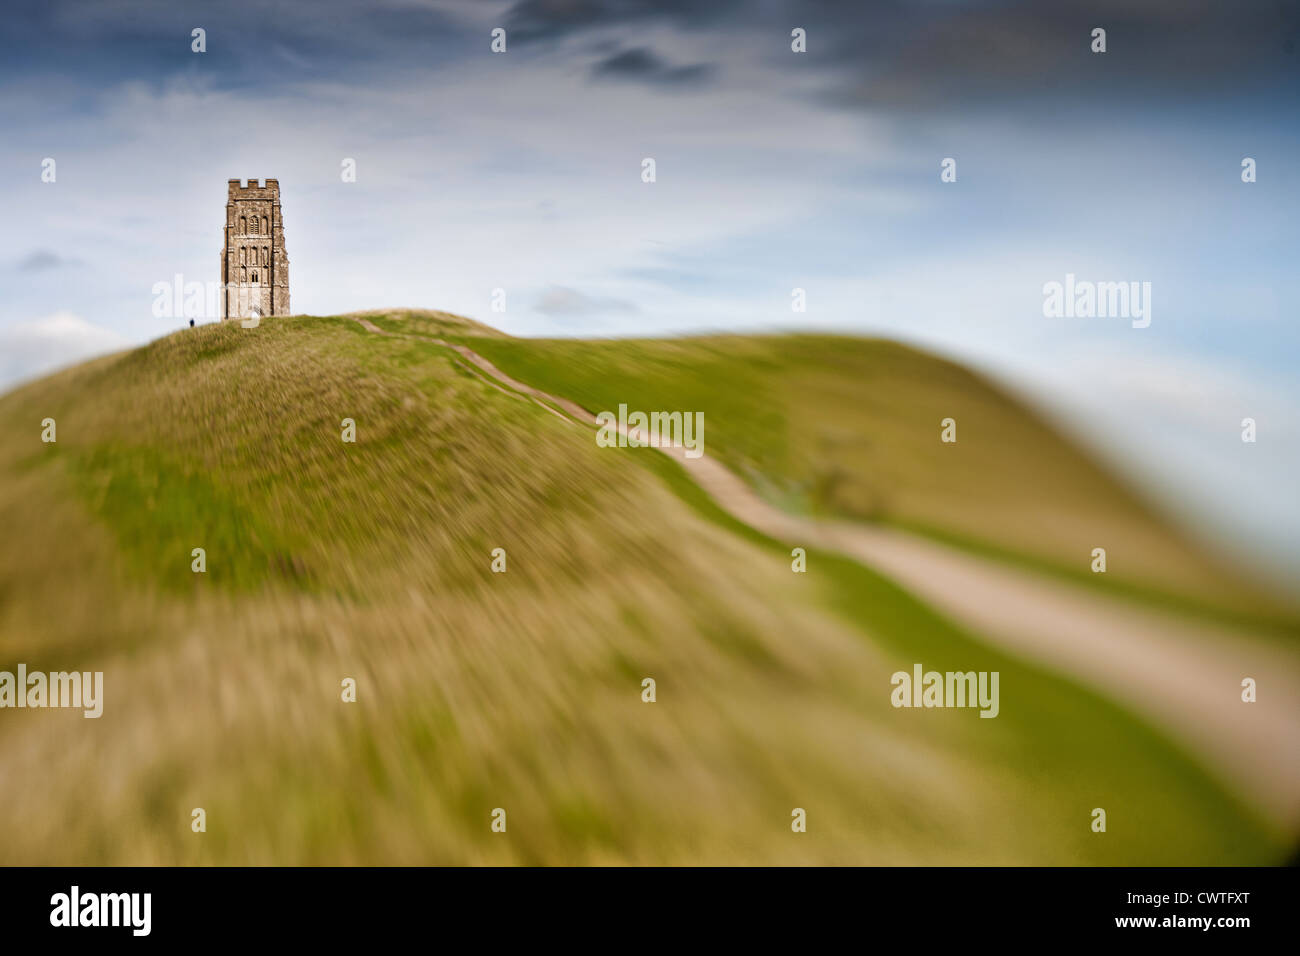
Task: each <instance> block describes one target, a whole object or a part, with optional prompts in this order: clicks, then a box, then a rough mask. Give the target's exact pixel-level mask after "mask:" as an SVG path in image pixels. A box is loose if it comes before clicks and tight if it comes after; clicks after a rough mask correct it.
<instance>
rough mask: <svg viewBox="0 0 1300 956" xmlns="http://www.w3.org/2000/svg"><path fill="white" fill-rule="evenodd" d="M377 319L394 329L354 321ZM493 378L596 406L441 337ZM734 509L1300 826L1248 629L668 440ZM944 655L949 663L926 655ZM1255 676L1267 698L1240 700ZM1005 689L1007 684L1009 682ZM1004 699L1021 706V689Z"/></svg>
mask: <svg viewBox="0 0 1300 956" xmlns="http://www.w3.org/2000/svg"><path fill="white" fill-rule="evenodd" d="M357 321H358V322H360V323H361V325H362V326H364V327H365V328H366V329H368V330H369V331H372V332H378V333H379V334H381V335H398V334H400V333H389V332H384V331H383V330H382V329H379V328H378V327H376V326H375V325H374V324H373V323H371V322H369V321H367V320H366V319H363V318H360V317H357ZM403 337H409V338H419V339H422V340H424V341H429V342H433V343H436V344H438V345H441V346H443V347H445V348H448V349H451V350H452V351H454V352H455V353H457V355H459V356H460V357H461V358H463V359H464V360H465V361H466V362H468V363H470V364H471V365H473V366H474V367H475V368H476V369H478V370H479V371H480V372H482V373H483V374H484V375H485V376H487V377H488V379H489V381H490V383H491V384H499V385H504V386H506V387H508V388H509V389H512V390H513V391H515V392H517V393H519V394H520V395H521V396H527V397H528V398H529V399H531V400H533V401H534V402H537V403H538V404H541V405H543V407H548V406H553V407H550V408H548V410H550V411H554V409H555V408H559V409H561V410H562V411H563V412H564V413H566V414H567V415H569V416H571V417H572V418H573V419H575V420H576V421H578V422H581V423H585V424H592V425H594V424H595V423H596V416H595V415H594V414H593V413H591V412H589V411H587V410H586V409H585V408H582V407H581V406H579V405H577V404H575V403H574V402H571V401H569V400H568V399H565V398H560V397H558V396H554V395H549V394H547V393H545V392H542V391H540V390H538V389H535V388H533V387H532V386H531V385H527V384H525V383H524V382H520V381H518V380H516V379H514V378H511V377H510V376H509V375H507V374H506V373H504V372H502V371H501V370H500V369H498V368H497V367H496V366H495V365H493V364H492V363H491V362H489V361H488V360H487V359H485V358H484V357H483V356H481V355H479V354H478V353H477V352H475V351H473V350H472V349H469V348H467V347H466V346H463V345H455V344H453V343H450V342H446V341H444V340H442V339H438V338H434V337H432V336H406V335H403ZM659 451H661V452H663V453H664V454H667V455H669V456H671V457H672V458H674V459H675V460H676V461H677V462H679V463H680V464H681V465H682V467H683V468H684V469H685V470H686V473H687V474H688V475H690V476H691V478H692V479H693V480H694V481H695V482H696V483H697V484H699V485H700V487H701V488H703V489H704V490H705V491H706V492H707V493H708V494H709V496H710V497H711V498H713V500H714V501H715V502H716V503H717V504H718V505H719V507H721V508H722V509H723V510H724V511H726V512H727V513H728V514H730V515H731V516H732V517H734V518H736V519H737V520H739V521H742V522H744V523H745V524H747V525H749V526H751V527H753V528H755V529H757V530H759V531H761V532H763V533H764V534H766V535H768V536H769V537H772V538H775V539H777V540H779V541H783V542H785V543H787V544H790V545H791V546H802V547H813V548H819V549H823V550H831V551H836V552H839V553H841V554H844V555H847V556H849V557H851V558H853V559H855V560H857V561H859V562H861V563H863V564H865V565H867V566H868V567H870V568H872V569H873V570H875V571H878V572H880V573H882V574H884V575H886V576H887V577H889V578H891V579H892V580H894V581H896V582H897V583H898V584H900V585H902V586H903V587H904V588H906V589H907V590H908V591H910V592H911V593H912V594H914V595H915V596H917V597H919V598H921V599H923V600H925V601H926V602H928V603H929V604H930V605H931V606H933V607H935V608H937V609H939V610H940V611H942V612H943V613H945V614H946V615H948V616H949V617H950V618H952V619H953V620H955V621H957V622H959V623H960V624H962V625H964V626H966V627H968V628H969V629H971V630H972V631H974V632H975V633H976V634H978V635H979V636H980V637H981V638H982V639H984V640H986V641H987V642H988V643H991V644H994V645H996V646H998V647H1000V648H1002V649H1004V650H1006V651H1008V652H1010V653H1012V654H1015V655H1016V656H1018V657H1020V658H1022V659H1024V660H1028V661H1030V662H1033V663H1035V664H1039V665H1042V666H1044V667H1046V668H1049V669H1051V670H1053V671H1056V672H1058V673H1061V674H1064V675H1066V676H1068V677H1071V678H1073V679H1075V680H1077V681H1078V682H1079V683H1081V684H1084V685H1086V686H1088V687H1090V688H1092V689H1094V690H1096V691H1098V692H1099V693H1101V694H1102V695H1103V696H1105V697H1108V698H1110V699H1112V700H1115V701H1117V702H1119V703H1120V704H1122V705H1124V706H1125V707H1127V708H1128V709H1130V710H1132V711H1133V712H1135V713H1137V714H1140V715H1142V716H1143V717H1145V718H1147V719H1149V720H1150V721H1151V722H1152V723H1153V724H1155V725H1156V726H1159V727H1160V728H1161V729H1163V730H1164V731H1165V732H1166V733H1168V734H1169V735H1170V736H1171V737H1172V738H1173V739H1175V740H1176V741H1178V742H1179V743H1181V744H1182V745H1183V747H1184V749H1186V750H1187V751H1188V752H1190V753H1193V754H1196V755H1199V756H1200V757H1201V759H1202V761H1203V762H1205V763H1206V764H1207V765H1208V768H1209V769H1210V770H1211V771H1212V772H1214V773H1215V774H1216V775H1217V776H1218V777H1219V779H1220V780H1221V781H1222V782H1223V783H1224V784H1225V785H1226V786H1227V787H1228V788H1229V789H1230V790H1232V791H1234V792H1236V793H1237V794H1239V795H1240V796H1241V797H1242V798H1243V799H1245V800H1246V801H1247V802H1249V803H1250V804H1252V805H1253V806H1255V807H1256V808H1257V809H1258V810H1260V811H1261V812H1262V813H1263V814H1265V815H1266V816H1267V818H1268V819H1270V820H1271V821H1272V822H1273V823H1274V824H1275V825H1278V826H1280V827H1283V828H1285V829H1286V830H1287V831H1289V832H1291V833H1294V832H1295V831H1296V830H1297V828H1298V827H1300V658H1297V656H1296V655H1294V654H1288V653H1286V652H1285V651H1284V650H1283V649H1282V648H1280V647H1278V646H1277V645H1276V644H1275V643H1273V642H1269V641H1266V640H1263V639H1259V638H1257V637H1255V636H1252V635H1248V634H1244V633H1241V632H1239V631H1235V630H1231V629H1227V628H1224V627H1220V626H1218V625H1210V624H1204V623H1201V622H1198V621H1195V620H1192V619H1191V618H1187V617H1182V616H1175V615H1172V614H1167V613H1163V612H1159V611H1156V610H1153V609H1150V608H1147V607H1145V606H1142V605H1139V604H1136V603H1133V602H1130V601H1127V600H1124V599H1121V598H1116V597H1111V596H1108V595H1105V594H1102V593H1099V592H1097V591H1094V590H1091V589H1088V588H1085V587H1081V586H1077V585H1072V584H1068V583H1065V582H1062V581H1060V580H1057V579H1054V578H1050V577H1047V576H1044V575H1040V574H1036V573H1034V572H1031V571H1026V570H1023V569H1019V568H1014V567H1012V566H1010V565H1005V564H1001V563H999V562H996V561H993V560H990V559H987V558H982V557H978V556H976V555H972V554H969V553H967V552H964V551H959V550H957V549H955V548H952V547H949V546H947V545H944V544H940V543H938V542H935V541H931V540H929V539H927V538H922V537H920V536H918V535H913V534H909V533H907V532H903V531H898V530H894V529H885V528H873V527H870V526H866V525H856V524H849V523H846V522H822V521H814V520H811V519H805V518H800V517H797V516H794V515H789V514H786V513H785V512H783V511H781V510H779V509H777V508H776V507H774V506H772V505H770V504H768V503H767V502H766V501H764V500H763V499H761V498H760V497H759V496H758V495H757V494H755V493H754V491H753V490H752V489H751V488H750V487H749V486H748V485H746V484H745V483H744V482H743V481H742V480H741V479H739V478H738V477H736V476H735V475H734V474H732V473H731V472H730V471H729V470H727V468H726V467H724V466H723V465H722V464H721V463H719V462H718V461H716V460H715V459H712V458H709V457H708V455H707V454H706V455H704V456H703V457H700V458H694V459H692V458H687V457H686V456H685V454H684V449H683V448H681V447H680V446H677V447H661V448H659ZM923 663H927V664H929V663H935V664H936V666H937V665H938V663H939V662H923ZM1244 677H1253V678H1254V679H1255V680H1256V682H1257V684H1258V701H1257V702H1256V703H1252V704H1247V703H1243V702H1242V700H1241V681H1242V678H1244ZM1004 690H1009V689H1008V688H1004ZM1003 698H1004V700H1003V703H1002V707H1003V709H1004V710H1005V709H1006V708H1008V707H1014V706H1015V698H1014V691H1012V692H1010V693H1005V694H1003Z"/></svg>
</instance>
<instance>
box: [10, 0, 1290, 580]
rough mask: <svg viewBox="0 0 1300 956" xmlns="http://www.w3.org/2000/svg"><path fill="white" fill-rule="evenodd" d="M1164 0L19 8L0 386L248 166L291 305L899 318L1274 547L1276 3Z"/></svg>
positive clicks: (53, 351)
mask: <svg viewBox="0 0 1300 956" xmlns="http://www.w3.org/2000/svg"><path fill="white" fill-rule="evenodd" d="M1186 6H1187V5H1186V4H1181V3H1174V2H1163V0H1151V2H1147V3H1137V4H1134V3H1128V2H1125V3H1118V2H1114V3H1111V2H1092V3H1086V4H1085V3H1075V2H1069V0H1064V2H1061V3H1053V4H1033V3H998V2H991V0H989V2H956V0H949V2H940V0H931V2H911V3H904V2H893V3H874V4H873V3H833V2H748V3H741V2H728V0H719V2H716V3H711V4H698V3H692V2H687V0H519V2H516V0H508V2H491V0H485V2H472V3H471V2H432V0H430V2H421V0H374V2H370V3H366V4H355V3H346V4H345V3H340V2H336V0H315V2H306V0H282V2H279V3H247V2H243V0H232V2H229V3H224V4H222V5H221V6H220V7H217V6H214V5H211V4H208V3H198V2H191V3H185V2H180V3H178V2H161V0H159V2H154V0H139V2H129V0H127V2H115V3H112V4H106V3H100V2H53V3H49V4H46V5H43V6H39V7H33V8H30V9H26V8H25V9H20V10H17V11H15V12H13V13H10V14H7V21H6V29H5V32H4V34H3V36H2V37H0V82H2V84H3V86H2V87H0V124H2V127H3V129H4V130H5V136H4V137H3V138H2V139H0V168H2V169H3V172H4V177H3V179H2V180H0V197H2V198H3V201H4V208H5V209H6V210H7V211H8V214H9V216H10V217H11V221H12V222H18V223H21V224H22V228H20V229H13V228H11V229H8V230H5V231H4V232H3V233H2V234H0V277H2V279H3V287H4V290H5V294H4V295H3V296H0V387H3V385H4V384H6V383H12V382H15V381H18V380H20V379H23V378H27V377H31V376H32V375H35V374H39V373H40V372H42V371H44V370H46V369H48V368H50V367H53V366H56V365H58V364H63V363H66V362H69V361H74V360H76V359H78V358H80V357H83V356H85V355H88V354H93V353H94V352H97V351H103V350H108V349H113V348H120V347H124V346H126V345H129V344H132V343H136V342H143V341H147V340H149V339H151V338H154V337H157V336H159V335H163V334H166V333H168V332H170V331H171V330H172V329H173V328H175V326H176V325H177V324H179V323H178V321H177V320H174V319H159V318H156V317H155V316H154V315H153V313H152V310H151V306H152V303H153V298H154V297H153V293H152V289H153V286H154V284H155V283H157V282H159V281H171V279H172V278H173V276H174V275H176V274H178V273H179V274H182V275H183V276H185V278H186V280H191V281H201V282H210V281H215V280H216V270H217V255H218V251H219V249H220V225H221V217H222V215H223V208H224V201H225V188H226V187H225V184H226V180H227V179H229V178H233V177H244V178H247V177H252V176H258V177H268V176H274V177H277V178H278V179H279V181H280V184H281V188H282V192H283V210H284V221H285V233H286V242H287V246H288V252H289V257H290V261H291V267H290V277H291V292H292V299H293V307H294V310H295V311H302V312H313V313H319V314H325V313H334V312H340V311H345V310H349V309H356V308H370V307H380V306H403V305H409V306H419V307H429V308H443V309H447V310H449V311H454V312H459V313H463V314H466V315H470V316H473V317H476V318H479V319H481V320H483V321H487V322H489V323H491V324H493V325H496V326H498V327H500V328H502V329H504V330H505V331H507V332H511V333H513V334H519V335H584V336H585V335H644V334H667V333H678V332H686V331H696V330H713V329H746V330H750V329H762V328H796V329H797V328H833V329H839V330H845V331H855V332H862V333H870V334H885V335H890V336H894V337H899V338H903V339H906V340H909V341H914V342H918V343H921V344H924V345H926V346H927V347H930V348H932V349H935V350H937V351H940V352H942V353H944V354H947V355H951V356H953V357H956V358H959V359H962V360H964V361H967V362H970V363H973V364H975V365H977V366H979V367H981V368H983V369H986V370H988V371H991V372H992V373H994V374H995V375H997V376H998V377H999V378H1000V379H1002V380H1003V381H1005V382H1007V383H1009V384H1010V385H1012V386H1013V387H1015V388H1017V389H1019V390H1021V391H1023V392H1025V393H1027V394H1029V395H1031V396H1032V397H1033V398H1034V400H1035V401H1036V402H1037V403H1039V404H1041V405H1043V406H1044V407H1047V408H1049V409H1050V410H1051V411H1052V412H1053V413H1054V414H1056V415H1058V416H1060V417H1061V418H1062V419H1063V420H1066V421H1067V422H1068V424H1069V425H1070V427H1072V428H1073V429H1074V430H1075V431H1076V432H1077V433H1079V434H1080V435H1082V436H1083V437H1084V438H1085V439H1086V440H1087V441H1088V442H1089V443H1090V444H1092V445H1093V446H1094V447H1096V448H1098V449H1099V450H1100V451H1101V452H1102V453H1104V454H1106V455H1107V456H1108V457H1110V458H1111V459H1112V460H1113V461H1114V462H1116V463H1117V464H1118V465H1119V466H1120V467H1122V468H1123V470H1125V471H1126V472H1127V473H1129V474H1131V475H1135V476H1137V477H1139V478H1140V480H1141V481H1142V482H1143V483H1144V485H1145V487H1146V489H1147V491H1148V494H1149V495H1151V496H1152V497H1153V498H1156V499H1157V500H1158V501H1160V502H1161V503H1162V504H1163V505H1164V506H1165V507H1167V508H1168V509H1170V510H1172V511H1175V512H1177V513H1178V514H1180V515H1181V516H1183V517H1184V519H1185V520H1186V521H1187V522H1188V523H1189V524H1190V525H1191V526H1192V527H1193V529H1194V530H1197V531H1199V532H1200V533H1202V534H1204V535H1206V536H1208V537H1217V538H1219V539H1221V540H1223V541H1224V542H1225V543H1226V544H1227V545H1228V546H1231V547H1234V548H1237V549H1241V550H1243V551H1244V552H1246V553H1249V554H1253V555H1255V556H1256V557H1261V556H1262V557H1263V559H1265V560H1266V562H1267V563H1269V564H1271V565H1272V566H1273V567H1274V568H1275V569H1276V568H1279V567H1289V568H1295V567H1297V566H1300V544H1298V543H1297V542H1300V496H1297V495H1296V494H1295V492H1294V487H1293V486H1294V483H1295V481H1294V476H1295V474H1296V472H1297V466H1300V451H1297V449H1298V448H1300V420H1298V419H1297V410H1298V409H1300V386H1298V385H1297V377H1296V375H1295V373H1294V371H1293V363H1294V361H1295V358H1296V356H1297V354H1298V352H1300V349H1298V348H1297V347H1298V346H1300V333H1297V330H1296V325H1295V319H1296V308H1295V303H1296V301H1297V288H1296V278H1295V276H1296V268H1295V262H1296V254H1297V251H1298V250H1297V238H1296V236H1297V228H1296V213H1297V211H1298V210H1300V202H1298V201H1297V200H1300V184H1298V183H1297V181H1296V176H1295V170H1296V164H1295V157H1296V156H1297V155H1300V120H1298V119H1297V117H1300V110H1298V109H1297V107H1300V102H1298V101H1300V83H1298V82H1297V80H1298V79H1300V65H1298V60H1297V56H1298V55H1300V54H1298V53H1297V49H1296V46H1297V44H1296V41H1297V33H1298V29H1300V27H1298V24H1300V16H1298V15H1297V14H1296V13H1295V12H1294V11H1293V10H1292V9H1291V8H1290V7H1287V6H1282V5H1275V4H1266V3H1259V4H1228V3H1207V4H1204V5H1200V6H1199V7H1198V12H1197V15H1196V16H1194V17H1193V16H1191V15H1190V14H1189V13H1187V12H1186ZM240 24H247V29H241V28H240V27H239V26H237V25H240ZM1096 26H1101V27H1104V28H1106V29H1107V45H1108V50H1107V52H1106V53H1105V54H1094V53H1092V52H1091V51H1090V49H1089V44H1090V33H1091V30H1092V28H1093V27H1096ZM195 27H203V28H204V29H206V31H207V38H206V39H207V52H206V53H202V54H197V53H194V52H192V51H191V40H190V33H191V30H192V29H193V28H195ZM495 27H502V28H504V29H506V31H507V52H506V53H504V54H493V53H491V52H490V50H489V42H490V31H491V30H492V29H493V28H495ZM794 27H803V28H805V29H806V30H807V33H808V52H807V53H805V54H795V53H792V52H791V50H790V30H791V29H792V28H794ZM647 156H649V157H653V158H654V159H655V160H656V164H657V181H656V182H655V183H654V184H646V183H643V182H642V181H641V178H640V171H641V160H642V159H643V158H644V157H647ZM1246 156H1250V157H1253V158H1254V159H1255V160H1256V161H1257V164H1258V181H1257V182H1255V183H1252V184H1244V183H1242V182H1241V177H1240V163H1241V160H1242V158H1243V157H1246ZM45 157H52V158H54V159H55V161H56V162H57V177H58V178H57V181H56V182H55V183H43V182H41V177H40V173H41V161H42V159H43V158H45ZM945 157H953V158H954V159H956V161H957V174H958V176H957V181H956V182H955V183H941V182H940V178H939V172H940V162H941V160H942V159H943V158H945ZM344 158H352V159H355V160H356V163H357V181H356V182H355V183H344V182H343V181H342V180H341V178H340V175H339V173H340V164H341V162H342V160H343V159H344ZM1066 273H1074V274H1076V275H1077V276H1079V277H1080V278H1081V279H1093V280H1098V281H1124V280H1128V281H1147V282H1150V283H1152V298H1153V312H1152V323H1151V326H1150V327H1149V328H1146V329H1134V328H1131V327H1130V325H1129V323H1128V322H1127V321H1125V320H1123V319H1113V318H1097V319H1049V318H1045V317H1044V316H1043V312H1042V301H1043V296H1042V286H1043V284H1044V283H1045V282H1049V281H1053V280H1056V281H1061V280H1063V279H1064V277H1065V275H1066ZM795 287H800V288H803V289H805V290H806V292H807V297H808V310H807V312H806V313H793V312H792V311H791V309H790V295H791V289H792V288H795ZM497 288H500V289H504V290H505V292H506V306H507V308H506V312H504V313H493V312H492V311H491V307H490V303H491V296H492V290H493V289H497ZM1247 416H1250V417H1254V418H1256V419H1257V421H1258V422H1259V441H1258V442H1257V443H1256V444H1254V445H1246V444H1243V443H1242V442H1241V441H1240V421H1241V419H1242V418H1243V417H1247Z"/></svg>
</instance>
